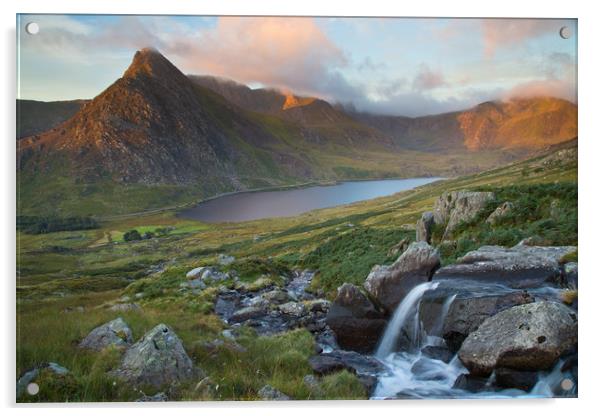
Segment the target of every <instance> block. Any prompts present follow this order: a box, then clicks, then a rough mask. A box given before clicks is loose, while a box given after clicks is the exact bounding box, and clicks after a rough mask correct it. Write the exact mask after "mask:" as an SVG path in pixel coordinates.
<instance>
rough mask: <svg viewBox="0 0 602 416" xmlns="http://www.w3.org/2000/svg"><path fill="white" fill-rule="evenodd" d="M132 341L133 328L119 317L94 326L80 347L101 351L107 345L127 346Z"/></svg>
mask: <svg viewBox="0 0 602 416" xmlns="http://www.w3.org/2000/svg"><path fill="white" fill-rule="evenodd" d="M132 342H133V340H132V330H131V329H130V327H129V326H128V325H127V324H126V323H125V321H124V320H123V319H122V318H117V319H113V320H112V321H111V322H107V323H106V324H103V325H101V326H99V327H96V328H94V329H93V330H92V331H91V332H90V333H89V334H88V335H87V336H86V337H85V338H84V339H83V340H82V341H81V342H80V343H79V347H80V348H88V349H91V350H96V351H101V350H103V349H105V348H107V347H116V348H125V347H127V346H129V345H130V344H131V343H132Z"/></svg>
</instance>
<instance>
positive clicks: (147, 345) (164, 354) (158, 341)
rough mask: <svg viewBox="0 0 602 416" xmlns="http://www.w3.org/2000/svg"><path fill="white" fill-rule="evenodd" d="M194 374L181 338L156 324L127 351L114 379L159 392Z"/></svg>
mask: <svg viewBox="0 0 602 416" xmlns="http://www.w3.org/2000/svg"><path fill="white" fill-rule="evenodd" d="M197 373H198V371H197V370H195V368H194V366H193V363H192V360H191V359H190V357H188V354H186V351H185V350H184V347H183V346H182V341H181V340H180V338H178V336H177V335H176V334H175V333H174V332H173V330H172V329H171V328H170V327H168V326H167V325H165V324H159V325H157V326H156V327H154V328H153V329H151V330H150V331H149V332H147V333H146V334H145V335H144V336H143V337H142V339H140V340H139V341H138V342H136V343H135V344H134V345H132V346H131V347H130V348H128V350H127V351H126V353H125V355H124V357H123V359H122V361H121V365H120V367H119V368H118V369H117V370H116V371H115V372H114V375H116V376H117V377H119V378H121V379H123V380H125V381H127V382H130V383H133V384H136V385H140V386H152V387H154V388H160V387H161V386H165V385H169V384H172V383H178V382H181V381H185V380H189V379H191V378H192V377H194V376H195V375H197Z"/></svg>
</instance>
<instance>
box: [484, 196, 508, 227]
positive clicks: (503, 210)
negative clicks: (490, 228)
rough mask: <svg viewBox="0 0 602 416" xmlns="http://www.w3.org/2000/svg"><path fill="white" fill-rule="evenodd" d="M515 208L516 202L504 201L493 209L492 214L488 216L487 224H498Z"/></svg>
mask: <svg viewBox="0 0 602 416" xmlns="http://www.w3.org/2000/svg"><path fill="white" fill-rule="evenodd" d="M513 209H514V204H513V203H512V202H510V201H506V202H504V203H503V204H502V205H500V206H499V207H497V208H496V209H495V211H493V212H492V213H491V214H489V216H488V217H487V220H486V222H487V224H491V225H495V224H497V223H498V222H499V221H500V220H502V219H503V218H504V217H505V216H507V215H509V214H510V213H511V212H512V210H513Z"/></svg>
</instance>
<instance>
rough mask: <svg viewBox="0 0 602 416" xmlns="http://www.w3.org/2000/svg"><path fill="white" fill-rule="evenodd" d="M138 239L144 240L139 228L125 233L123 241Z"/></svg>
mask: <svg viewBox="0 0 602 416" xmlns="http://www.w3.org/2000/svg"><path fill="white" fill-rule="evenodd" d="M138 240H142V236H141V235H140V233H139V232H138V230H130V231H127V232H126V233H125V234H124V235H123V241H138Z"/></svg>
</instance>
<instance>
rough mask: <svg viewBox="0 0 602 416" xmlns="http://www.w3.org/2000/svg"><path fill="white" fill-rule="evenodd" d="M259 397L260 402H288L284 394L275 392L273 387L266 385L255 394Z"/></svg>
mask: <svg viewBox="0 0 602 416" xmlns="http://www.w3.org/2000/svg"><path fill="white" fill-rule="evenodd" d="M257 394H258V395H259V397H261V399H262V400H290V399H291V398H290V397H288V396H287V395H286V394H284V393H282V392H281V391H280V390H276V389H275V388H274V387H272V386H270V385H269V384H266V385H265V386H263V387H262V388H261V389H259V391H258V392H257Z"/></svg>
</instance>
